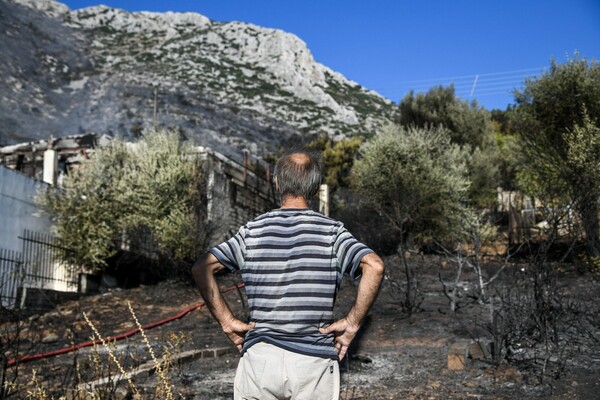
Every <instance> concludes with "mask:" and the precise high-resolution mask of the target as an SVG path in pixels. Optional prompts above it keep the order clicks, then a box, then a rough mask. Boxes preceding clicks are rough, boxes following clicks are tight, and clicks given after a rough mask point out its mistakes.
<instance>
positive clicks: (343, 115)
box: [0, 0, 395, 155]
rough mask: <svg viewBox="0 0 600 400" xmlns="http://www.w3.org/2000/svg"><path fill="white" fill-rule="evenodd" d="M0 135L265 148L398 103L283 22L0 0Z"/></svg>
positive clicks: (344, 126) (381, 115)
mask: <svg viewBox="0 0 600 400" xmlns="http://www.w3.org/2000/svg"><path fill="white" fill-rule="evenodd" d="M0 56H1V57H0V74H1V75H2V77H3V79H2V80H0V144H4V145H6V144H13V143H17V142H23V141H29V140H37V139H45V138H47V137H49V136H50V135H53V136H55V137H60V136H66V135H72V134H77V133H84V132H86V133H87V132H97V133H109V134H113V135H116V136H121V137H124V138H127V139H131V138H135V137H137V136H139V135H140V134H141V132H142V130H143V129H144V128H147V127H150V126H160V127H170V128H174V129H178V130H179V131H180V132H181V134H182V135H183V136H185V137H187V138H189V139H191V140H193V141H195V142H197V143H198V144H202V145H205V146H211V147H213V148H215V149H217V150H219V151H222V152H225V153H235V152H239V150H240V149H242V148H245V149H248V150H250V151H251V152H252V153H254V154H257V155H260V154H262V153H264V152H267V151H273V150H275V149H277V147H278V146H279V145H280V144H281V143H284V142H286V141H289V140H294V139H297V138H299V137H304V136H306V135H308V134H318V133H327V134H328V135H330V136H341V135H343V136H349V135H353V134H369V133H372V132H373V131H374V130H375V129H376V128H377V127H378V126H379V125H381V124H383V123H385V122H386V121H388V120H390V119H392V118H393V113H394V110H395V107H394V105H393V104H392V103H391V102H390V101H389V100H387V99H385V98H383V97H381V96H380V95H378V94H377V93H375V92H373V91H369V90H366V89H365V88H363V87H361V86H360V85H358V84H357V83H355V82H352V81H350V80H348V79H346V78H344V77H343V76H342V75H341V74H339V73H337V72H335V71H333V70H331V69H329V68H327V67H326V66H324V65H321V64H319V63H317V62H316V61H315V60H314V58H313V57H312V55H311V53H310V51H309V50H308V48H307V46H306V44H305V43H304V42H303V41H302V40H300V39H299V38H298V37H296V36H294V35H292V34H289V33H286V32H283V31H281V30H275V29H267V28H262V27H259V26H255V25H252V24H246V23H240V22H229V23H220V22H215V21H211V20H210V19H208V18H207V17H205V16H202V15H200V14H195V13H172V12H167V13H154V12H127V11H124V10H119V9H114V8H109V7H106V6H95V7H90V8H85V9H80V10H70V9H69V8H68V7H67V6H66V5H64V4H61V3H58V2H55V1H53V0H0Z"/></svg>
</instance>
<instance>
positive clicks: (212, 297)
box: [192, 253, 255, 351]
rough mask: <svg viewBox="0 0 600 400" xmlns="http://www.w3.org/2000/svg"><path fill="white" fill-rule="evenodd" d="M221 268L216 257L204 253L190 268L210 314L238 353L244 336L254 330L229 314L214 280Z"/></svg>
mask: <svg viewBox="0 0 600 400" xmlns="http://www.w3.org/2000/svg"><path fill="white" fill-rule="evenodd" d="M223 268H225V267H224V266H223V264H221V263H220V262H219V260H217V257H215V256H214V255H213V254H211V253H205V254H203V255H202V256H201V257H200V258H199V259H198V261H196V263H195V264H194V266H193V267H192V275H193V276H194V281H195V282H196V286H197V287H198V289H199V290H200V294H202V298H203V299H204V302H205V303H206V306H207V307H208V309H209V310H210V313H211V314H212V315H213V317H215V319H216V320H217V321H218V322H219V324H221V328H222V329H223V332H225V334H226V335H227V336H228V337H229V340H231V341H232V342H233V344H235V345H236V347H237V348H238V350H239V351H242V345H243V344H244V335H245V334H246V332H248V331H249V330H250V329H252V328H254V325H255V324H254V323H252V324H246V323H244V322H242V321H240V320H239V319H237V318H236V317H235V315H233V312H231V309H230V308H229V306H228V305H227V302H226V301H225V298H223V295H222V294H221V291H220V290H219V285H218V283H217V279H216V278H215V273H216V272H218V271H220V270H222V269H223Z"/></svg>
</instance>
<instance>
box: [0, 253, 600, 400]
mask: <svg viewBox="0 0 600 400" xmlns="http://www.w3.org/2000/svg"><path fill="white" fill-rule="evenodd" d="M411 262H413V263H415V265H417V271H418V274H419V276H420V277H421V278H420V282H421V291H422V293H423V295H424V300H423V303H422V305H421V310H420V311H419V312H417V313H414V314H412V315H411V316H410V317H407V316H406V315H405V314H404V313H402V311H401V308H400V307H399V305H398V304H397V303H396V302H394V301H393V297H392V285H391V284H390V283H389V281H386V282H385V283H384V286H383V289H382V293H381V294H380V296H379V298H378V300H377V302H376V304H375V306H374V309H373V310H372V312H371V315H370V317H369V319H368V321H367V324H366V325H365V327H364V329H363V330H362V333H361V335H360V337H359V338H358V339H357V340H356V343H355V346H353V349H352V351H351V352H350V357H349V360H347V361H345V362H344V363H343V365H342V392H341V398H342V399H345V400H348V399H467V398H476V399H515V398H527V399H542V398H543V399H597V398H600V343H599V341H598V338H599V337H600V325H598V324H596V325H595V326H594V323H593V321H598V318H597V317H598V316H596V315H592V317H595V318H592V319H591V320H592V324H591V325H590V326H588V329H587V330H583V331H581V330H574V329H573V330H570V331H569V332H572V334H571V336H568V335H567V337H564V338H563V339H564V341H565V343H571V344H570V345H569V346H563V348H564V351H563V352H562V353H560V352H559V353H557V354H558V356H555V357H554V358H550V360H549V361H548V360H546V361H547V362H546V364H544V365H545V366H546V368H545V369H544V365H542V362H543V360H544V358H543V357H541V358H540V357H538V358H537V359H536V357H534V358H533V361H532V358H531V357H529V358H528V359H527V360H526V362H525V361H523V362H513V363H512V364H506V363H502V364H500V365H497V363H494V362H492V361H491V360H489V359H488V360H467V365H466V368H465V369H463V370H459V371H454V370H449V369H448V368H447V354H448V348H449V346H450V345H451V344H452V343H454V342H456V341H457V340H460V339H471V338H474V337H487V338H489V337H490V332H489V327H488V326H487V325H486V323H485V319H486V315H487V311H486V310H487V309H488V306H487V305H485V304H483V305H482V304H478V303H477V302H475V301H474V300H472V299H470V298H469V297H468V294H469V291H470V290H471V289H470V288H469V287H470V286H469V285H468V284H465V285H464V289H461V290H463V291H464V293H463V296H462V300H461V303H460V304H461V308H460V309H459V311H458V312H457V313H456V315H455V316H452V315H449V314H448V313H447V310H448V301H447V299H446V297H444V295H443V293H442V290H441V285H440V282H439V278H438V272H440V271H441V273H442V275H443V276H446V277H450V276H451V275H452V270H451V269H450V267H449V266H445V267H444V266H441V265H442V263H441V262H440V260H438V259H437V258H433V257H427V258H424V259H422V258H419V259H418V260H417V259H414V258H413V259H411ZM386 266H387V268H388V270H391V269H392V268H398V260H397V258H395V257H391V258H388V259H386ZM440 268H441V270H440ZM494 268H495V266H494V264H493V263H491V264H490V266H489V267H488V269H489V270H490V271H488V272H493V269H494ZM219 279H220V284H221V285H222V287H223V288H226V287H230V286H231V285H233V284H234V283H238V282H239V276H236V275H224V276H221V277H220V278H219ZM463 279H464V281H465V282H466V283H468V282H474V276H473V274H472V273H471V272H469V273H466V274H464V275H463ZM559 282H560V286H561V288H562V290H564V291H565V292H564V293H567V294H568V297H569V301H572V302H577V301H582V302H588V303H590V304H598V299H599V297H600V291H599V290H598V289H599V288H600V285H599V284H598V281H597V279H596V278H595V277H593V276H591V275H589V274H580V273H577V272H576V271H574V270H573V269H568V268H567V269H566V270H565V272H564V273H563V274H562V276H561V278H560V279H559ZM505 283H507V284H510V282H505ZM498 285H500V282H499V283H498ZM355 293H356V287H355V286H354V285H352V284H350V283H348V282H345V283H344V284H343V286H342V288H341V290H340V292H339V295H338V300H337V309H336V313H337V314H338V315H340V316H341V315H343V314H344V312H345V311H346V310H347V309H348V308H349V307H350V305H351V304H352V300H353V298H354V295H355ZM225 298H226V299H227V301H228V302H229V304H230V305H231V307H232V308H233V310H234V312H235V313H236V314H237V315H238V316H240V317H243V316H244V315H245V313H246V311H245V307H244V306H245V300H244V297H243V290H242V291H236V290H234V291H231V292H229V293H227V294H225ZM200 301H201V299H200V297H199V295H198V293H197V292H196V290H195V289H194V288H193V287H192V286H190V285H189V284H185V283H181V282H178V281H166V282H162V283H160V284H158V285H155V286H143V287H138V288H135V289H128V290H118V291H111V292H107V293H103V294H99V295H94V296H88V297H83V298H81V299H79V300H77V301H71V302H68V303H64V304H62V305H59V306H57V307H56V308H55V309H54V310H53V311H50V312H47V313H45V314H41V315H33V316H30V317H28V318H24V319H23V320H22V321H21V322H20V325H18V326H19V327H20V328H19V327H17V325H16V324H15V323H4V324H3V325H2V327H1V328H2V342H1V343H0V344H2V346H3V350H4V351H5V354H6V355H7V356H8V358H9V359H10V358H12V357H14V354H15V351H18V352H19V354H20V355H25V354H34V353H40V352H47V351H51V350H56V349H61V348H65V347H69V346H71V345H72V344H74V343H81V342H85V341H87V340H89V338H90V337H91V335H92V330H91V328H90V327H89V326H88V324H87V323H86V322H85V320H84V318H83V313H84V312H85V313H86V314H87V316H88V318H89V319H90V321H91V322H92V324H93V325H94V326H95V327H96V328H97V330H98V331H99V332H100V334H101V335H102V336H105V337H106V336H110V335H116V334H120V333H123V332H127V331H130V330H132V329H134V328H135V327H136V322H135V321H134V319H133V317H132V315H131V313H130V312H129V310H128V306H127V303H128V302H130V303H131V306H132V308H133V310H134V311H135V313H136V315H137V317H138V319H139V321H140V322H141V324H143V325H145V324H149V323H151V322H155V321H159V320H162V319H164V318H167V317H171V316H173V315H176V314H178V313H180V312H181V311H182V310H184V309H186V308H187V307H190V306H192V305H195V304H197V303H199V302H200ZM591 309H595V310H597V309H598V307H595V308H591ZM583 317H584V316H581V318H583ZM587 317H589V315H588V316H587ZM578 318H579V317H578ZM588 319H589V318H588ZM582 332H583V333H582ZM145 334H146V336H147V337H148V340H149V342H150V344H151V345H152V347H153V350H154V352H155V353H156V354H157V355H159V356H160V354H163V355H164V354H167V358H168V359H175V358H176V355H177V354H179V353H181V352H184V351H189V350H199V349H216V348H226V349H228V351H226V352H224V354H221V353H220V354H219V355H218V356H216V357H211V358H201V359H195V360H191V361H190V360H188V361H187V362H182V363H174V364H173V365H171V366H170V367H169V370H168V376H169V377H170V378H169V379H170V380H171V382H172V384H173V387H174V391H175V393H176V394H175V397H176V398H177V397H178V396H181V397H185V398H187V399H230V398H232V382H233V377H234V373H235V368H236V365H237V361H238V356H237V354H236V353H235V351H234V349H233V346H232V345H230V344H229V342H228V341H227V339H226V337H225V335H224V334H222V333H221V332H220V330H219V327H218V325H217V324H216V323H215V322H214V320H213V319H212V317H211V316H210V314H209V313H208V311H207V310H206V309H202V310H194V311H192V312H190V313H189V314H187V315H186V316H185V317H183V318H181V319H178V320H175V321H173V322H170V323H168V324H165V325H162V326H159V327H156V328H153V329H150V330H146V331H145ZM17 337H18V338H19V340H15V338H17ZM11 340H13V341H11ZM11 343H12V344H11ZM108 347H109V348H111V349H112V350H113V351H114V353H115V354H116V355H117V357H118V358H119V360H120V361H121V363H122V364H123V366H124V368H125V370H127V371H130V370H132V369H133V368H135V367H136V366H139V365H141V364H144V363H146V362H148V361H150V360H151V356H150V353H149V351H148V348H147V346H146V344H145V342H144V339H143V337H142V335H140V334H137V335H134V336H132V337H131V338H129V339H125V340H123V341H119V342H117V343H115V344H112V345H109V346H108ZM515 351H516V350H515ZM106 352H107V351H106V348H105V347H103V346H97V347H88V348H83V349H80V350H78V351H76V352H72V353H69V354H63V355H59V356H55V357H51V358H46V359H42V360H38V361H33V362H30V363H26V364H22V365H19V366H18V367H17V368H15V367H13V368H9V369H8V370H7V372H6V381H7V382H8V383H9V386H11V387H12V388H13V389H14V391H13V394H12V395H11V396H10V397H8V398H15V399H20V398H60V397H61V396H66V398H122V397H124V396H125V394H126V393H127V391H128V384H127V382H126V381H122V382H120V383H117V384H114V385H107V386H97V387H96V388H95V389H93V390H91V389H88V394H87V395H85V396H84V391H81V392H79V393H78V394H77V393H76V392H75V391H74V390H73V389H74V388H75V387H77V384H78V383H82V382H89V381H93V380H95V379H98V378H102V377H107V376H115V375H117V374H118V372H117V368H116V367H115V364H114V362H112V361H110V360H109V358H108V356H107V355H106ZM205 356H206V355H205ZM536 362H537V364H536ZM563 364H564V365H563ZM561 366H562V368H561ZM33 370H35V371H36V373H35V378H34V375H33ZM556 371H558V372H560V374H559V375H560V376H559V377H558V379H557V378H556V375H558V373H556ZM157 379H159V378H158V374H157V373H152V371H150V373H145V374H139V375H137V376H135V377H134V378H133V384H134V385H135V386H136V387H137V388H138V390H139V391H140V392H141V393H143V396H142V397H144V398H153V397H158V398H163V397H165V395H164V393H163V394H159V395H158V396H156V395H155V390H156V385H157ZM92 393H95V396H94V395H92ZM44 396H45V397H44ZM0 397H1V396H0Z"/></svg>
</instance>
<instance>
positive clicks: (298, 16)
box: [64, 0, 600, 109]
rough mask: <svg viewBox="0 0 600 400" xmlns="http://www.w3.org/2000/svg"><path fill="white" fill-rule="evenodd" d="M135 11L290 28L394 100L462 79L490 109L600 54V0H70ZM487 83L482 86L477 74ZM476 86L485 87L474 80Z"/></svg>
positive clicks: (327, 59)
mask: <svg viewBox="0 0 600 400" xmlns="http://www.w3.org/2000/svg"><path fill="white" fill-rule="evenodd" d="M64 3H66V4H67V5H68V6H69V7H70V8H73V9H76V8H82V7H87V6H90V5H96V4H100V3H102V4H106V5H108V6H111V7H117V8H122V9H126V10H129V11H141V10H147V11H193V12H198V13H200V14H203V15H205V16H207V17H208V18H210V19H212V20H216V21H242V22H249V23H253V24H256V25H260V26H264V27H269V28H277V29H282V30H285V31H287V32H291V33H293V34H295V35H297V36H299V37H300V38H301V39H302V40H303V41H305V42H306V43H307V45H308V47H309V49H310V50H311V52H312V53H313V55H314V57H315V59H316V60H317V61H318V62H320V63H322V64H325V65H327V66H328V67H330V68H332V69H334V70H336V71H338V72H340V73H342V74H343V75H345V76H346V77H347V78H349V79H352V80H354V81H356V82H358V83H360V84H361V85H363V86H365V87H366V88H369V89H373V90H375V91H377V92H379V93H381V94H382V95H384V96H385V97H387V98H389V99H390V100H392V101H394V102H399V101H400V100H401V99H402V97H404V95H405V94H406V93H407V91H408V90H410V89H414V90H415V91H426V90H427V89H428V88H429V87H430V86H432V85H436V84H443V85H447V84H450V83H454V85H455V87H456V89H457V94H458V95H459V96H460V97H462V98H464V99H467V100H472V99H475V100H477V101H478V103H479V104H481V105H483V106H484V107H486V108H488V109H492V108H501V109H504V108H506V105H507V104H509V103H511V102H512V99H513V97H512V94H511V92H512V90H513V89H514V88H515V87H517V88H518V87H520V86H521V83H522V81H523V79H524V78H525V77H526V76H533V75H539V74H540V73H542V72H543V71H544V69H545V68H547V67H548V66H549V64H550V59H551V58H554V59H556V60H557V61H558V62H565V61H566V60H567V59H568V58H572V57H573V54H574V52H575V51H578V52H579V54H580V55H581V56H582V57H585V58H587V59H591V60H596V61H600V0H571V1H564V0H560V1H559V0H529V1H527V0H518V1H516V0H502V1H486V0H421V1H417V0H413V1H408V0H360V1H359V0H345V1H341V0H339V1H338V0H336V1H327V0H321V1H316V0H255V1H249V0H231V1H227V0H211V1H207V0H195V1H180V0H171V1H168V2H167V1H155V0H145V1H138V0H134V1H125V0H68V1H65V2H64ZM476 80H477V83H476V84H475V81H476ZM474 84H475V87H474V88H473V86H474Z"/></svg>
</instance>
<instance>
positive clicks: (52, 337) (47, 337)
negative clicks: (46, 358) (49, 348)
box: [42, 332, 60, 343]
mask: <svg viewBox="0 0 600 400" xmlns="http://www.w3.org/2000/svg"><path fill="white" fill-rule="evenodd" d="M58 339H60V338H59V337H58V335H57V334H56V333H54V332H52V333H48V334H47V335H45V336H44V337H43V338H42V343H54V342H56V341H58Z"/></svg>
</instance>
